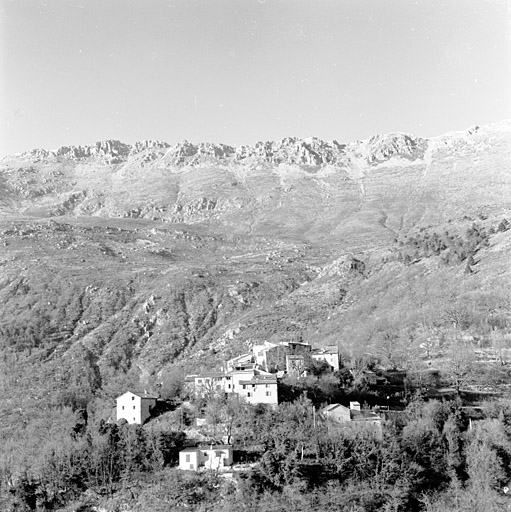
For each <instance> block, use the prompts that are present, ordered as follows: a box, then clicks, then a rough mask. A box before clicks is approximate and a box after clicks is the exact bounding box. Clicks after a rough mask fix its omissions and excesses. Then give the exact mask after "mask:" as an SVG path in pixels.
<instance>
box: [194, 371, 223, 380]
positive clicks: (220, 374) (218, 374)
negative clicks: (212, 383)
mask: <svg viewBox="0 0 511 512" xmlns="http://www.w3.org/2000/svg"><path fill="white" fill-rule="evenodd" d="M225 376H226V374H225V373H223V372H205V373H201V374H200V375H196V376H195V378H196V379H204V378H206V379H207V378H210V379H222V378H224V377H225Z"/></svg>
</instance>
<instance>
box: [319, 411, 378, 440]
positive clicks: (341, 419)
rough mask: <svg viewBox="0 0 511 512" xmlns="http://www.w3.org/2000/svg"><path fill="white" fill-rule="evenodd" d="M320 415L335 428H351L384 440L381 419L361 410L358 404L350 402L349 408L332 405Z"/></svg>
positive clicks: (372, 413) (376, 415)
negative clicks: (370, 433)
mask: <svg viewBox="0 0 511 512" xmlns="http://www.w3.org/2000/svg"><path fill="white" fill-rule="evenodd" d="M320 414H321V415H322V416H323V418H325V419H326V420H327V421H330V423H331V424H332V425H333V426H334V427H335V426H342V427H346V426H350V427H353V428H356V429H357V430H366V431H369V432H372V433H373V434H374V435H375V436H376V437H377V438H378V439H381V438H382V426H381V417H380V416H379V415H378V414H376V413H375V412H372V411H366V410H361V409H360V404H359V403H358V402H350V406H349V407H345V406H344V405H341V404H330V405H327V406H326V407H324V408H323V409H322V410H321V411H320Z"/></svg>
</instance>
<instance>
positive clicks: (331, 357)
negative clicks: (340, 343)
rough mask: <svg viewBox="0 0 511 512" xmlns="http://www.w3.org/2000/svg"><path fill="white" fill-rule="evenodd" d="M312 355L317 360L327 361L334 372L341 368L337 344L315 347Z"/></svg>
mask: <svg viewBox="0 0 511 512" xmlns="http://www.w3.org/2000/svg"><path fill="white" fill-rule="evenodd" d="M311 357H312V359H315V360H316V361H326V362H327V363H328V364H329V365H330V366H331V367H332V369H333V370H334V372H335V371H337V370H338V369H339V348H338V347H337V345H329V346H327V347H324V348H315V349H314V350H313V351H312V353H311Z"/></svg>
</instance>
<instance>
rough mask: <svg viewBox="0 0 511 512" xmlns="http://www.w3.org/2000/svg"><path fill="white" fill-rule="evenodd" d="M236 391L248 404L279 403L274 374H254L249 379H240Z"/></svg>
mask: <svg viewBox="0 0 511 512" xmlns="http://www.w3.org/2000/svg"><path fill="white" fill-rule="evenodd" d="M239 386H240V388H239V389H238V391H237V393H238V394H239V396H240V397H243V398H244V399H245V400H246V401H247V402H248V403H249V404H253V405H255V404H269V405H277V404H278V403H279V396H278V383H277V377H276V376H275V375H271V374H270V375H254V376H253V377H252V378H251V379H249V380H240V382H239Z"/></svg>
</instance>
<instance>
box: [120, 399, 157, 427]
mask: <svg viewBox="0 0 511 512" xmlns="http://www.w3.org/2000/svg"><path fill="white" fill-rule="evenodd" d="M116 402H117V421H119V420H121V419H124V420H126V421H127V422H128V423H136V424H138V425H142V424H143V423H145V421H146V420H147V419H148V418H149V417H150V416H151V410H152V409H153V408H154V406H155V405H156V397H155V396H150V395H146V394H139V393H133V392H131V391H126V393H124V394H123V395H121V396H118V397H117V399H116Z"/></svg>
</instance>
